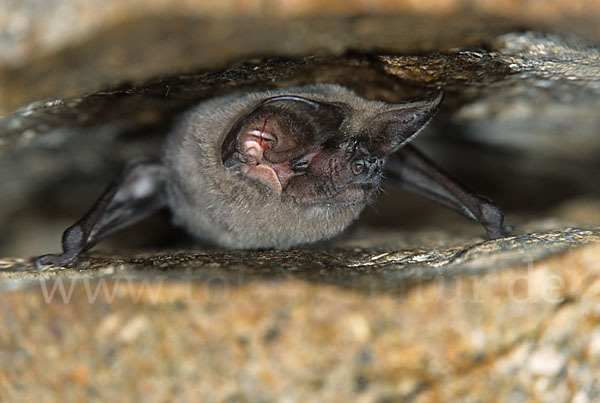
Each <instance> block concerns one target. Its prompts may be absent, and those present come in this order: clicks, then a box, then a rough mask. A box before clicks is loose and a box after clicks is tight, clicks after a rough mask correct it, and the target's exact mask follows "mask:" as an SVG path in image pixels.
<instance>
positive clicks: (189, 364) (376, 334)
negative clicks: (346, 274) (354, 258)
mask: <svg viewBox="0 0 600 403" xmlns="http://www.w3.org/2000/svg"><path fill="white" fill-rule="evenodd" d="M596 236H597V235H596ZM599 253H600V248H599V247H598V245H595V246H590V247H586V248H584V249H576V250H572V251H570V252H567V253H565V254H563V255H560V256H555V257H552V258H549V259H546V260H543V261H539V262H531V261H530V262H529V263H522V264H518V265H516V266H513V268H511V269H510V270H507V269H504V270H500V269H499V270H494V271H491V272H488V273H486V274H485V275H478V276H462V277H458V278H455V279H453V280H451V281H449V280H448V279H445V278H438V279H437V280H434V281H428V282H423V283H420V284H418V285H417V286H414V287H411V288H410V289H407V290H403V292H391V293H390V292H387V293H381V292H368V291H363V290H356V289H354V290H353V289H348V288H339V287H336V286H332V285H327V284H322V283H320V282H310V283H309V282H305V281H301V280H298V279H297V278H294V277H293V276H292V277H289V278H284V279H278V280H273V281H252V282H249V283H247V284H245V285H243V286H235V285H233V284H231V283H230V282H228V281H226V280H225V279H223V278H222V277H213V279H212V281H200V280H195V279H190V278H188V279H186V278H185V277H184V278H181V277H179V278H178V279H172V278H171V279H170V278H169V277H168V275H167V274H165V275H164V276H154V277H153V280H152V281H148V279H144V278H140V277H137V276H136V277H131V276H127V275H126V274H124V275H118V272H117V273H115V274H113V275H112V276H111V277H108V278H107V279H101V280H97V281H91V280H90V279H88V278H85V277H79V278H78V279H77V281H76V282H74V281H75V279H74V278H70V279H69V278H63V279H62V280H63V281H61V280H57V282H52V281H40V282H39V283H38V284H37V285H36V286H34V287H33V288H31V289H29V290H27V291H15V292H12V293H4V294H2V295H1V296H0V302H1V304H2V307H3V309H2V311H0V321H1V322H0V323H2V326H1V327H0V329H1V330H0V345H1V350H0V352H1V354H2V358H3V360H2V362H3V365H2V367H1V368H0V371H1V372H0V374H1V377H0V380H1V381H0V391H1V392H2V395H3V397H5V398H6V399H11V400H13V401H17V400H35V401H45V400H49V399H52V397H51V396H58V395H52V394H49V393H57V392H59V391H60V392H59V396H60V397H61V398H62V399H67V400H89V399H90V398H91V399H99V400H115V399H116V400H136V399H141V400H144V401H165V400H172V399H178V400H201V401H224V400H231V401H272V400H282V399H285V400H291V401H308V400H313V401H314V400H319V401H323V400H327V401H350V400H352V401H365V402H379V401H399V400H410V401H440V400H441V401H449V400H456V399H460V400H474V401H489V400H498V401H506V402H513V401H515V400H516V401H525V400H535V401H569V400H571V399H577V400H576V401H595V400H597V399H598V397H599V394H600V383H599V381H598V379H599V378H598V368H599V365H600V316H599V313H598V306H599V303H600V301H599V293H600V280H599V274H600V263H599V260H598V255H599ZM196 259H198V258H197V257H196ZM208 266H210V265H208ZM199 270H202V269H199ZM240 270H243V269H240ZM323 270H325V269H323ZM346 270H349V271H351V270H356V271H360V269H358V268H347V269H346ZM360 275H361V276H365V277H367V276H369V275H368V274H364V273H362V274H360ZM61 285H62V287H64V291H65V292H64V296H65V297H64V298H63V294H61V293H60V289H59V288H58V287H60V286H61ZM72 285H74V286H73V287H72ZM52 290H55V291H54V294H52ZM275 301H276V302H275ZM8 363H10V364H8Z"/></svg>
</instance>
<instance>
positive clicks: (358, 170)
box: [352, 160, 365, 175]
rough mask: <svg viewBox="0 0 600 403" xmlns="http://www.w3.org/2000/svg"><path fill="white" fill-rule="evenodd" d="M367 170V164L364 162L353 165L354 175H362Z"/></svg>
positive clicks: (355, 162) (356, 162) (360, 161)
mask: <svg viewBox="0 0 600 403" xmlns="http://www.w3.org/2000/svg"><path fill="white" fill-rule="evenodd" d="M364 170H365V163H364V161H363V160H358V161H354V162H353V163H352V173H353V174H354V175H360V174H361V173H363V171H364Z"/></svg>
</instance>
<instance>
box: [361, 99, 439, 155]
mask: <svg viewBox="0 0 600 403" xmlns="http://www.w3.org/2000/svg"><path fill="white" fill-rule="evenodd" d="M443 98H444V93H443V91H442V90H439V91H437V92H435V93H432V94H430V95H428V96H426V97H425V98H422V99H419V100H416V101H411V102H407V103H403V104H397V105H390V107H389V109H388V110H387V111H385V112H383V113H381V114H379V115H377V116H375V117H374V118H373V119H372V120H371V121H370V122H369V126H370V127H371V128H372V130H374V131H375V133H376V134H375V133H374V134H375V136H373V137H374V138H376V139H377V140H378V141H379V144H378V148H379V150H378V152H379V153H381V154H389V153H391V152H393V151H394V150H396V149H398V148H399V147H401V146H403V145H404V144H407V143H408V142H410V141H411V140H412V139H413V138H414V137H415V136H416V135H417V133H418V132H419V131H420V130H421V129H422V128H423V127H424V126H425V125H426V124H427V122H429V120H431V118H432V117H433V116H434V115H435V113H436V112H437V110H438V108H439V106H440V104H441V102H442V99H443Z"/></svg>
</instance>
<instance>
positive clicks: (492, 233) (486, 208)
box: [478, 196, 512, 239]
mask: <svg viewBox="0 0 600 403" xmlns="http://www.w3.org/2000/svg"><path fill="white" fill-rule="evenodd" d="M478 198H479V199H480V203H481V204H480V205H479V211H480V212H481V218H480V222H481V224H482V225H483V227H484V228H485V231H486V232H487V236H488V238H489V239H498V238H504V237H507V236H509V235H510V233H511V232H512V227H511V226H505V225H504V213H503V212H502V210H501V209H500V207H498V206H496V205H495V204H494V203H493V202H491V201H489V200H488V199H487V198H485V197H482V196H478Z"/></svg>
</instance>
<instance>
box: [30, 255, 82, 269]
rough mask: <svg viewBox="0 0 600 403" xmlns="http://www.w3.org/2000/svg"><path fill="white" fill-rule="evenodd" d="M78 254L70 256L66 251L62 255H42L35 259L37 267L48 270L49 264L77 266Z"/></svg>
mask: <svg viewBox="0 0 600 403" xmlns="http://www.w3.org/2000/svg"><path fill="white" fill-rule="evenodd" d="M77 263H78V262H77V256H69V255H67V254H66V253H63V254H61V255H53V254H48V255H42V256H40V257H38V258H37V259H35V268H36V270H39V271H44V270H48V268H49V267H48V266H59V267H74V266H77Z"/></svg>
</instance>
